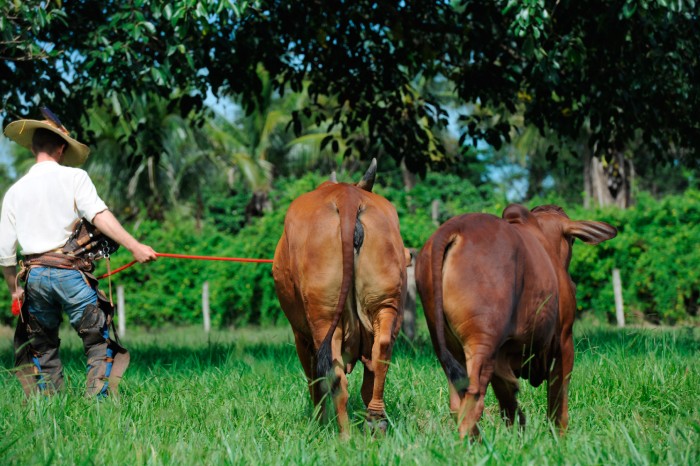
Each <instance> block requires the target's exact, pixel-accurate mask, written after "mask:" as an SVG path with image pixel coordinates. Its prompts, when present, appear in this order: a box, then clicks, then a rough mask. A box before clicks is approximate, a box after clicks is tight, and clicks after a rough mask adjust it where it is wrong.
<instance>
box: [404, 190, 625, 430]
mask: <svg viewBox="0 0 700 466" xmlns="http://www.w3.org/2000/svg"><path fill="white" fill-rule="evenodd" d="M616 234H617V231H616V230H615V228H614V227H612V226H610V225H608V224H606V223H603V222H591V221H572V220H570V219H569V218H568V216H566V214H565V213H564V211H563V210H562V209H561V208H559V207H557V206H542V207H537V208H535V209H533V210H532V211H529V210H528V209H527V208H525V207H523V206H520V205H516V204H513V205H510V206H508V207H507V208H506V209H505V210H504V212H503V216H502V218H498V217H495V216H493V215H488V214H466V215H461V216H458V217H454V218H452V219H450V220H449V221H447V222H445V224H443V225H442V226H441V227H440V228H439V229H438V230H437V231H436V232H435V234H433V236H432V237H431V238H430V239H429V240H428V242H427V243H426V244H425V245H424V247H423V249H422V250H421V252H420V254H419V256H418V260H417V263H416V284H417V288H418V292H419V294H420V296H421V300H422V302H423V307H424V309H425V316H426V320H427V323H428V328H429V330H430V335H431V338H432V341H433V346H434V348H435V351H436V353H437V355H438V359H439V360H440V363H441V364H442V367H443V369H444V371H445V374H446V376H447V379H448V386H449V391H450V408H451V410H452V411H453V412H454V413H455V414H456V415H457V416H458V419H459V432H460V435H461V436H462V437H464V436H465V435H467V434H471V435H477V434H478V427H477V425H476V423H477V421H478V420H479V419H480V417H481V414H482V412H483V409H484V395H485V393H486V388H487V387H488V385H489V384H490V385H491V386H492V387H493V390H494V393H495V394H496V398H497V399H498V401H499V405H500V408H501V413H502V414H503V416H504V417H505V419H506V421H507V422H508V423H509V424H513V423H514V422H515V420H516V416H517V419H518V421H519V422H520V425H521V426H523V425H524V424H525V416H524V414H523V413H522V411H521V410H520V408H519V407H518V404H517V400H516V395H517V392H518V389H519V385H518V381H517V378H518V377H525V378H528V379H529V381H530V383H531V384H532V385H533V386H538V385H540V384H541V383H542V382H543V381H544V380H547V381H548V411H549V415H550V417H552V418H553V419H554V420H555V421H556V422H557V423H558V425H559V426H560V427H561V428H562V431H563V430H564V429H565V428H566V425H567V423H568V408H567V390H568V383H569V377H570V375H571V371H572V369H573V339H572V326H573V321H574V312H575V309H576V297H575V286H574V284H573V282H572V281H571V278H570V276H569V273H568V266H569V261H570V259H571V252H572V245H573V241H574V238H579V239H581V240H583V241H585V242H587V243H590V244H597V243H599V242H601V241H605V240H608V239H611V238H613V237H614V236H615V235H616Z"/></svg>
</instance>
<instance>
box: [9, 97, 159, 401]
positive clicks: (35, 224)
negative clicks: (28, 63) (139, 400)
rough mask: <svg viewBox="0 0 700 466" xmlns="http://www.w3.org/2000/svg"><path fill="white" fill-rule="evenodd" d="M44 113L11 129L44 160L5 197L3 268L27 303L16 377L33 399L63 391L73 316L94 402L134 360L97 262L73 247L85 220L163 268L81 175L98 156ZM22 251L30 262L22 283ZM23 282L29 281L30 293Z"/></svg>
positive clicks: (11, 134)
mask: <svg viewBox="0 0 700 466" xmlns="http://www.w3.org/2000/svg"><path fill="white" fill-rule="evenodd" d="M42 113H44V115H45V116H46V117H47V119H46V120H44V121H36V120H18V121H15V122H12V123H10V124H9V125H8V126H7V128H5V135H6V136H7V137H8V138H10V139H11V140H13V141H15V142H17V143H18V144H20V145H22V146H24V147H27V148H29V149H31V151H32V153H33V154H34V156H35V158H36V163H35V164H34V165H33V166H32V168H31V169H30V170H29V172H28V173H27V174H26V175H24V176H23V177H22V178H20V179H19V180H18V181H17V182H16V183H15V184H14V185H12V186H11V187H10V189H9V190H8V191H7V193H5V197H4V199H3V203H2V213H1V214H0V266H2V269H3V275H4V277H5V281H6V282H7V286H8V287H9V289H10V292H11V293H12V299H13V302H14V301H15V300H19V301H24V304H23V306H22V312H21V317H20V320H19V322H18V325H17V331H16V333H15V351H16V359H15V365H16V366H17V371H16V373H17V376H18V377H19V378H20V381H21V382H22V386H23V388H24V390H25V393H27V395H29V394H31V393H32V392H35V391H40V392H44V393H46V394H50V393H53V392H55V391H59V390H61V388H62V386H63V367H62V364H61V361H60V359H59V354H58V348H59V343H60V340H59V338H58V328H59V325H60V323H61V320H62V312H65V313H66V314H67V315H68V318H69V320H70V323H71V325H72V326H73V328H74V329H75V330H76V331H77V332H78V334H79V335H80V337H81V339H82V340H83V345H84V349H85V355H86V357H87V359H88V374H87V391H86V392H87V395H88V396H98V397H103V396H107V395H108V394H109V393H110V392H111V391H113V390H114V389H116V383H118V381H119V380H120V378H121V374H122V373H123V371H124V370H125V369H126V367H127V366H128V353H127V352H126V350H125V349H124V348H122V347H121V346H119V345H118V344H117V343H116V342H115V341H113V340H111V339H110V338H109V327H108V325H109V323H110V322H111V318H112V315H113V307H112V305H111V303H110V302H109V301H107V300H106V299H105V298H104V295H103V294H102V293H101V292H100V291H98V290H97V280H96V279H95V277H94V276H92V275H91V273H90V272H92V270H93V268H94V265H93V264H92V259H94V257H95V256H94V255H83V256H82V257H80V255H79V254H78V251H77V250H70V249H71V247H70V245H69V244H68V240H69V238H71V234H72V233H73V229H74V227H75V225H76V223H77V221H78V220H80V219H81V218H83V219H85V220H87V221H88V222H90V223H91V224H92V225H94V227H97V229H98V230H99V231H98V232H97V234H99V232H102V233H103V234H104V235H106V236H107V237H109V238H111V239H112V240H114V241H116V242H117V243H118V244H120V245H122V246H124V247H125V248H126V249H128V250H129V251H130V252H131V253H132V255H133V256H134V259H136V260H137V261H138V262H141V263H143V262H149V261H153V260H156V252H155V251H154V250H153V249H152V248H151V247H150V246H146V245H144V244H142V243H140V242H138V241H137V240H136V239H134V237H133V236H131V235H130V234H129V233H128V232H127V231H126V230H125V229H124V228H123V227H122V225H121V224H120V223H119V221H118V220H117V219H116V218H115V217H114V215H113V214H112V213H111V212H110V211H109V210H108V208H107V206H106V205H105V203H104V202H103V201H102V199H100V197H99V196H98V194H97V191H96V189H95V186H94V184H93V183H92V181H91V180H90V177H89V176H88V174H87V173H86V172H85V171H84V170H81V169H79V168H73V167H77V166H79V165H81V164H82V163H83V162H84V161H85V160H86V159H87V156H88V154H89V152H90V149H89V148H88V147H87V146H86V145H84V144H82V143H80V142H78V141H77V140H75V139H73V138H72V137H71V136H70V133H69V132H68V130H66V128H65V127H64V126H63V125H62V124H61V122H60V121H59V120H58V118H56V117H55V115H53V113H51V112H50V111H48V110H46V109H43V110H42ZM73 243H74V242H73ZM18 245H19V247H20V249H21V253H22V255H23V256H24V259H25V260H24V264H23V267H22V268H21V270H20V272H19V275H18V273H17V255H16V251H17V246H18ZM114 246H116V245H114ZM82 249H83V250H84V249H85V248H84V247H83V248H82ZM18 277H19V279H26V284H25V287H24V289H23V288H22V287H20V286H19V285H18ZM110 382H111V385H110Z"/></svg>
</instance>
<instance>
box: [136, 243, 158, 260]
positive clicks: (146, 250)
mask: <svg viewBox="0 0 700 466" xmlns="http://www.w3.org/2000/svg"><path fill="white" fill-rule="evenodd" d="M129 251H131V254H132V255H133V256H134V259H136V260H137V261H138V262H140V263H141V264H143V263H145V262H151V261H154V260H156V259H157V258H158V256H157V255H156V252H155V251H154V250H153V248H152V247H150V246H146V245H145V244H142V243H138V244H136V246H134V248H133V249H129Z"/></svg>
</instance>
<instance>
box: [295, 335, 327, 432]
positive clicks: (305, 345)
mask: <svg viewBox="0 0 700 466" xmlns="http://www.w3.org/2000/svg"><path fill="white" fill-rule="evenodd" d="M294 344H295V345H296V347H297V356H298V357H299V362H301V367H303V368H304V374H305V375H306V382H307V384H308V386H309V394H310V395H311V401H312V402H313V404H314V415H315V416H318V417H319V418H322V417H324V414H325V409H323V404H322V403H321V402H322V401H323V390H322V389H321V387H320V386H319V382H318V380H317V378H318V377H317V375H316V352H315V350H314V346H313V343H311V342H310V341H309V340H308V339H307V338H306V337H304V335H303V334H301V333H299V332H296V331H295V332H294Z"/></svg>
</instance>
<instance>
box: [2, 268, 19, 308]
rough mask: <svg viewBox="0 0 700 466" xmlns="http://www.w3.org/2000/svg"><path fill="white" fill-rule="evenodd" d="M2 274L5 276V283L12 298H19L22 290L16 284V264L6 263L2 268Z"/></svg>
mask: <svg viewBox="0 0 700 466" xmlns="http://www.w3.org/2000/svg"><path fill="white" fill-rule="evenodd" d="M2 274H3V275H4V276H5V283H7V288H8V289H9V290H10V293H11V294H12V300H13V301H15V300H18V299H19V300H21V299H22V298H23V297H24V290H23V289H22V288H21V287H18V286H17V266H14V265H8V266H5V267H3V268H2Z"/></svg>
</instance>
